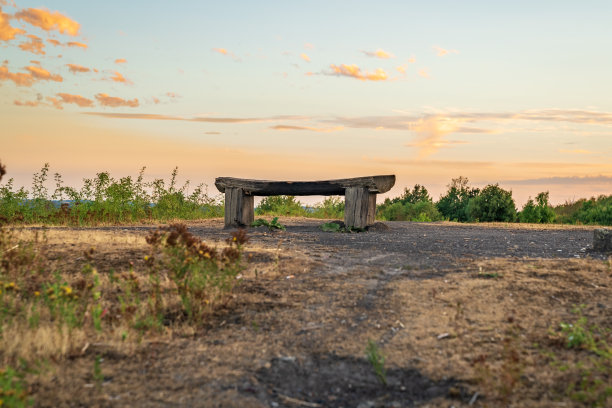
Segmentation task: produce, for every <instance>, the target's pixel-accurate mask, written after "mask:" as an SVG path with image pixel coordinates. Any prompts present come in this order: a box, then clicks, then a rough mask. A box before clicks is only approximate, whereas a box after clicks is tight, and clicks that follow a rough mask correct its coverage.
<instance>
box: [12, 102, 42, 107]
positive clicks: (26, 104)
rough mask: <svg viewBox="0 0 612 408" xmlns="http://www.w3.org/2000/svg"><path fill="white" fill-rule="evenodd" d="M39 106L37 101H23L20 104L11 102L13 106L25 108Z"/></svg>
mask: <svg viewBox="0 0 612 408" xmlns="http://www.w3.org/2000/svg"><path fill="white" fill-rule="evenodd" d="M39 104H40V102H38V101H25V102H21V101H17V100H15V101H13V105H16V106H27V107H28V108H34V107H36V106H38V105H39Z"/></svg>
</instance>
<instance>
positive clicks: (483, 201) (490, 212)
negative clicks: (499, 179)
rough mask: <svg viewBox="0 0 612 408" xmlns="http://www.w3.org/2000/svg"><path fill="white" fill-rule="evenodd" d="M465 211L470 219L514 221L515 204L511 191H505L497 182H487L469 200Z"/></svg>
mask: <svg viewBox="0 0 612 408" xmlns="http://www.w3.org/2000/svg"><path fill="white" fill-rule="evenodd" d="M467 212H468V214H469V219H470V220H471V221H484V222H492V221H502V222H514V220H515V219H516V206H515V204H514V200H513V199H512V191H506V190H504V189H502V188H500V187H499V185H498V184H489V185H488V186H486V187H485V188H484V189H483V190H482V191H481V192H480V194H478V195H477V196H476V197H474V198H472V199H471V200H469V203H468V208H467Z"/></svg>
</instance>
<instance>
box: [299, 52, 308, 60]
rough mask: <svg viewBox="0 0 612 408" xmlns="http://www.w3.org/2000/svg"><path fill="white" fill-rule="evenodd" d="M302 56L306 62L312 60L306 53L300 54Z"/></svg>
mask: <svg viewBox="0 0 612 408" xmlns="http://www.w3.org/2000/svg"><path fill="white" fill-rule="evenodd" d="M300 58H302V59H303V60H304V61H306V62H310V57H309V56H308V55H306V54H304V53H302V54H300Z"/></svg>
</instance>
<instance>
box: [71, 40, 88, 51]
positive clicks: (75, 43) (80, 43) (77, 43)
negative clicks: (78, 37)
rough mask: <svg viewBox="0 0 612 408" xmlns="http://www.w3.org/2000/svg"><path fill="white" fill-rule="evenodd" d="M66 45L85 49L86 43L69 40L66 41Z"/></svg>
mask: <svg viewBox="0 0 612 408" xmlns="http://www.w3.org/2000/svg"><path fill="white" fill-rule="evenodd" d="M66 45H67V46H68V47H77V48H83V49H87V44H84V43H82V42H78V41H69V42H67V43H66Z"/></svg>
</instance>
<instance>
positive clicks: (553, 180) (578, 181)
mask: <svg viewBox="0 0 612 408" xmlns="http://www.w3.org/2000/svg"><path fill="white" fill-rule="evenodd" d="M505 183H512V184H520V185H550V184H555V185H558V184H566V185H567V184H569V185H585V184H586V185H590V184H602V183H604V184H610V183H612V176H602V175H600V176H584V177H578V176H574V177H542V178H534V179H525V180H507V181H505Z"/></svg>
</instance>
